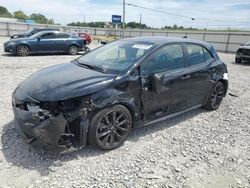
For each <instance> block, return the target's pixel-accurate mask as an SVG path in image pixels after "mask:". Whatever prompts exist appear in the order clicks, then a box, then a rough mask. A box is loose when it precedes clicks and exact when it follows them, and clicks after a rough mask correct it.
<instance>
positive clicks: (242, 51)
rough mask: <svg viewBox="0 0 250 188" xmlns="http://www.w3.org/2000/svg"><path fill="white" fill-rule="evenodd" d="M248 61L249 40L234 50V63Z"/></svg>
mask: <svg viewBox="0 0 250 188" xmlns="http://www.w3.org/2000/svg"><path fill="white" fill-rule="evenodd" d="M242 61H247V62H250V41H249V42H247V43H246V44H243V45H242V46H241V47H240V48H239V49H238V50H237V52H236V57H235V63H241V62H242Z"/></svg>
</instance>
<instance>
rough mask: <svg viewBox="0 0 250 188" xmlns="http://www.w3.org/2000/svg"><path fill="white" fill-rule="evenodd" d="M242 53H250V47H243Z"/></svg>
mask: <svg viewBox="0 0 250 188" xmlns="http://www.w3.org/2000/svg"><path fill="white" fill-rule="evenodd" d="M242 54H244V55H250V49H242Z"/></svg>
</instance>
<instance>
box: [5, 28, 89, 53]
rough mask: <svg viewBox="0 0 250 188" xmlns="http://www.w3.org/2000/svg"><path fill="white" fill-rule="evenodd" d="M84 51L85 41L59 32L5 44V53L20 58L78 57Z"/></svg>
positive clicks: (41, 33)
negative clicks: (28, 56)
mask: <svg viewBox="0 0 250 188" xmlns="http://www.w3.org/2000/svg"><path fill="white" fill-rule="evenodd" d="M83 50H85V48H84V40H83V39H81V38H79V37H76V36H72V35H71V34H69V33H64V32H59V31H42V32H39V33H36V34H34V35H32V36H30V37H29V38H19V39H12V40H10V41H8V42H6V43H4V51H5V52H9V53H12V54H15V55H18V56H27V55H29V54H36V53H40V54H41V53H59V52H61V53H68V54H70V55H76V54H77V53H78V52H79V51H83Z"/></svg>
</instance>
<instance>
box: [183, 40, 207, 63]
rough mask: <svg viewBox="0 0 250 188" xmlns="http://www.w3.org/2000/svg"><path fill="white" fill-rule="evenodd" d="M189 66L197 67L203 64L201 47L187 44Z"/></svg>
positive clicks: (203, 58) (203, 57)
mask: <svg viewBox="0 0 250 188" xmlns="http://www.w3.org/2000/svg"><path fill="white" fill-rule="evenodd" d="M187 51H188V55H189V62H190V65H191V66H192V65H198V64H201V63H203V62H205V61H206V60H205V56H204V54H203V47H201V46H199V45H195V44H187Z"/></svg>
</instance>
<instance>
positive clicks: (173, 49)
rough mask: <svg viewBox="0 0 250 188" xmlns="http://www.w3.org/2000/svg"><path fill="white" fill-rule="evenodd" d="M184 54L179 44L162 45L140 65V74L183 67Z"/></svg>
mask: <svg viewBox="0 0 250 188" xmlns="http://www.w3.org/2000/svg"><path fill="white" fill-rule="evenodd" d="M184 66H185V63H184V55H183V50H182V46H181V45H180V44H173V45H167V46H165V47H162V48H161V49H160V50H158V52H156V54H154V55H153V56H152V57H151V58H150V59H149V60H148V61H147V62H145V63H144V64H142V66H141V74H142V75H150V74H155V73H159V72H165V71H171V70H176V69H179V68H183V67H184Z"/></svg>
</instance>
